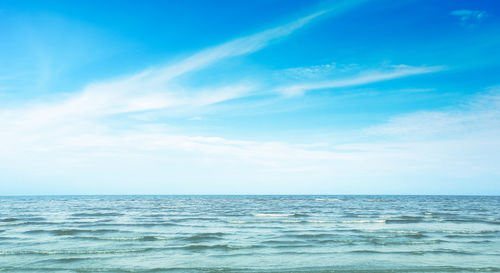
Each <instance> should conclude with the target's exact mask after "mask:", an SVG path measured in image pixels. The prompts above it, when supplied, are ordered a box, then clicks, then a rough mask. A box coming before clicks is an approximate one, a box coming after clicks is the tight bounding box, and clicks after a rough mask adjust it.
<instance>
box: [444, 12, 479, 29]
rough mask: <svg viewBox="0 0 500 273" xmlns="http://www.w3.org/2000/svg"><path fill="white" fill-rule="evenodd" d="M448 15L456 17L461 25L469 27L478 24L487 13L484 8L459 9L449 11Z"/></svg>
mask: <svg viewBox="0 0 500 273" xmlns="http://www.w3.org/2000/svg"><path fill="white" fill-rule="evenodd" d="M450 15H452V16H456V17H458V18H459V19H460V23H461V24H462V25H463V26H468V27H470V26H475V25H477V24H479V23H480V22H481V21H483V20H484V18H486V17H487V15H488V14H487V13H486V11H484V10H468V9H461V10H454V11H452V12H450Z"/></svg>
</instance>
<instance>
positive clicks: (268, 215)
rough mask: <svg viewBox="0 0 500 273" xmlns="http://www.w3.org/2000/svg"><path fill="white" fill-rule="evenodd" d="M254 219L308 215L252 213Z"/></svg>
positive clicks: (304, 215)
mask: <svg viewBox="0 0 500 273" xmlns="http://www.w3.org/2000/svg"><path fill="white" fill-rule="evenodd" d="M252 215H253V216H255V217H307V216H309V215H307V214H303V213H253V214H252Z"/></svg>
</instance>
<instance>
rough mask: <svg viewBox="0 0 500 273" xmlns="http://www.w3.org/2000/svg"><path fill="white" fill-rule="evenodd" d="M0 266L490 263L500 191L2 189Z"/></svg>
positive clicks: (499, 259) (435, 266)
mask: <svg viewBox="0 0 500 273" xmlns="http://www.w3.org/2000/svg"><path fill="white" fill-rule="evenodd" d="M0 272H500V197H466V196H464V197H460V196H50V197H49V196H45V197H0Z"/></svg>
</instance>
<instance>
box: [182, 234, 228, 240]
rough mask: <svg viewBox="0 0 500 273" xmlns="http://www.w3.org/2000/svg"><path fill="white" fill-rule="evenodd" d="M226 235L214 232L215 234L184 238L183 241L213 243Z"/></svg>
mask: <svg viewBox="0 0 500 273" xmlns="http://www.w3.org/2000/svg"><path fill="white" fill-rule="evenodd" d="M224 235H225V233H223V232H213V233H199V234H196V235H193V236H189V237H184V238H182V240H183V241H188V242H204V241H212V240H219V239H222V237H223V236H224Z"/></svg>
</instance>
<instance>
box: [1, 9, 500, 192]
mask: <svg viewBox="0 0 500 273" xmlns="http://www.w3.org/2000/svg"><path fill="white" fill-rule="evenodd" d="M499 16H500V4H498V3H497V1H493V0H489V1H485V0H479V1H459V0H450V1H446V0H444V1H430V0H429V1H427V0H421V1H415V0H402V1H388V0H379V1H376V0H372V1H370V0H350V1H341V0H338V1H280V0H272V1H247V2H241V1H163V2H160V1H150V2H144V1H126V2H124V1H106V2H104V3H103V2H102V1H101V2H99V1H71V2H68V1H2V3H0V37H2V38H1V40H2V42H1V43H0V194H3V195H10V194H497V195H498V194H500V77H499V76H498V75H500V53H499V50H498V48H500V19H499V18H500V17H499Z"/></svg>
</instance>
